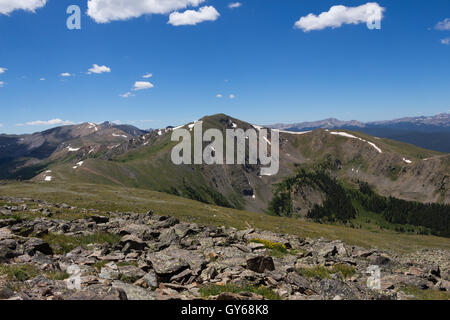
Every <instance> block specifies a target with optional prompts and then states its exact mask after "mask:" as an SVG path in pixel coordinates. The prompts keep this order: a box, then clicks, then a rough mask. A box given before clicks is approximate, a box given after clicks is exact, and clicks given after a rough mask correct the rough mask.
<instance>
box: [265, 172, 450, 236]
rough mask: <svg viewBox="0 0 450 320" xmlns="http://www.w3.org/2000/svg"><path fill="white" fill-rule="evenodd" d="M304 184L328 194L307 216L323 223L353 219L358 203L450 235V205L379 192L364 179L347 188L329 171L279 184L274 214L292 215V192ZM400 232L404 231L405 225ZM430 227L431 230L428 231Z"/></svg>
mask: <svg viewBox="0 0 450 320" xmlns="http://www.w3.org/2000/svg"><path fill="white" fill-rule="evenodd" d="M302 185H309V186H311V187H313V188H314V189H316V190H320V191H321V192H323V194H324V195H325V196H326V200H325V201H324V203H323V204H322V205H317V204H316V205H315V206H314V207H313V208H312V209H311V210H310V211H309V212H308V213H307V217H308V218H310V219H313V220H314V221H320V222H342V223H346V222H349V221H350V220H351V219H354V218H355V217H356V215H357V212H358V210H357V209H356V208H355V204H356V203H359V206H360V207H362V208H363V209H364V210H366V211H369V212H374V213H377V214H380V215H382V216H383V218H384V220H386V221H387V222H389V223H392V224H398V225H411V226H416V227H422V228H420V229H421V232H424V233H425V232H426V233H431V234H434V235H438V236H445V237H450V205H445V204H435V203H430V204H424V203H420V202H414V201H406V200H400V199H396V198H393V197H383V196H380V195H378V194H377V193H376V192H375V191H374V190H373V189H372V188H371V187H370V185H369V184H368V183H366V182H360V183H359V188H350V187H344V186H343V185H342V184H341V183H339V182H338V181H337V180H336V179H335V178H332V177H330V175H329V174H327V173H326V171H325V170H320V169H319V170H315V171H306V170H304V169H302V170H300V171H299V172H298V173H297V174H296V175H295V176H294V177H290V178H287V179H285V180H284V181H283V182H281V183H279V184H277V185H276V186H275V191H274V196H273V199H272V201H271V202H270V205H269V211H270V213H272V214H274V215H278V216H288V217H292V216H293V214H294V211H293V205H292V195H293V194H294V193H295V191H296V190H297V189H298V188H299V187H300V186H302ZM396 230H397V231H404V230H405V229H403V228H401V227H397V228H396ZM426 230H427V231H426Z"/></svg>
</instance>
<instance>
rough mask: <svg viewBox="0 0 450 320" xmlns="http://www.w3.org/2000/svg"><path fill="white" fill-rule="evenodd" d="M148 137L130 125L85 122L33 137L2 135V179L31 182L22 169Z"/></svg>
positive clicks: (46, 131)
mask: <svg viewBox="0 0 450 320" xmlns="http://www.w3.org/2000/svg"><path fill="white" fill-rule="evenodd" d="M145 133H146V131H143V130H140V129H138V128H136V127H133V126H131V125H117V124H114V123H111V122H104V123H102V124H96V123H92V122H85V123H81V124H77V125H66V126H61V127H55V128H51V129H48V130H45V131H42V132H36V133H33V134H23V135H7V134H0V179H4V178H11V176H13V177H14V178H20V179H27V178H30V177H29V176H28V175H27V174H24V175H22V173H21V168H26V167H29V166H33V165H36V164H39V163H40V162H42V161H45V160H47V159H48V158H51V157H54V156H55V154H57V155H58V156H61V155H62V154H63V153H64V152H62V151H63V150H64V151H65V153H70V152H73V150H77V151H78V150H80V149H82V148H89V149H91V150H93V149H95V148H98V147H99V146H103V145H106V146H108V145H116V144H120V143H122V142H123V141H125V140H128V139H131V138H134V137H138V136H141V135H143V134H145ZM16 173H17V174H16Z"/></svg>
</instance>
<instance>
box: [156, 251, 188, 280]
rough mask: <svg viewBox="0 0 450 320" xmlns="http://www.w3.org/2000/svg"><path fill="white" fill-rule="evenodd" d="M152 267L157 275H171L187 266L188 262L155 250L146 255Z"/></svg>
mask: <svg viewBox="0 0 450 320" xmlns="http://www.w3.org/2000/svg"><path fill="white" fill-rule="evenodd" d="M147 258H148V260H149V261H150V262H151V264H152V266H153V269H154V270H155V272H156V274H158V275H159V276H172V275H173V274H175V273H178V272H181V271H182V270H184V269H186V268H188V267H189V264H188V263H187V262H185V261H182V260H181V259H180V258H177V257H172V256H170V255H168V254H166V253H164V252H155V253H151V254H149V255H148V257H147Z"/></svg>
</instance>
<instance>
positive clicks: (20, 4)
mask: <svg viewBox="0 0 450 320" xmlns="http://www.w3.org/2000/svg"><path fill="white" fill-rule="evenodd" d="M46 2H47V0H0V13H2V14H10V13H11V12H13V11H14V10H26V11H31V12H34V11H35V10H36V9H39V8H42V7H43V6H45V4H46Z"/></svg>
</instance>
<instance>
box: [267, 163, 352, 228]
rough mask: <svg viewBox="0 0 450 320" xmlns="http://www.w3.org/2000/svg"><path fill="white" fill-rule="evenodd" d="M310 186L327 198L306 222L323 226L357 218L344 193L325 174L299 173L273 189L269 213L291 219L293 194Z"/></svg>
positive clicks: (347, 196) (317, 172)
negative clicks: (298, 189)
mask: <svg viewBox="0 0 450 320" xmlns="http://www.w3.org/2000/svg"><path fill="white" fill-rule="evenodd" d="M301 185H310V186H312V187H314V188H315V189H318V190H320V191H322V192H323V193H324V194H325V195H326V200H325V201H324V203H323V205H321V206H319V205H317V204H316V205H315V206H314V207H313V208H312V209H311V210H310V211H309V212H308V218H311V219H314V220H316V221H319V220H320V221H325V222H335V221H341V222H348V221H349V220H351V219H353V218H355V217H356V210H355V208H354V207H353V205H352V200H351V198H350V197H349V195H348V193H347V191H346V190H345V189H344V188H343V187H342V186H341V185H340V184H339V183H338V182H337V180H336V179H335V178H332V177H330V176H329V175H328V174H326V173H325V172H324V171H311V172H307V171H306V170H304V169H302V170H300V171H299V172H298V173H297V175H296V176H294V177H291V178H287V179H286V180H284V181H283V182H281V183H279V184H277V185H276V187H275V191H274V197H273V198H272V201H271V202H270V204H269V211H270V212H271V213H272V214H275V215H278V216H288V217H291V216H292V215H293V213H294V212H293V207H292V193H293V192H294V191H295V190H296V188H297V187H298V186H301Z"/></svg>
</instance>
